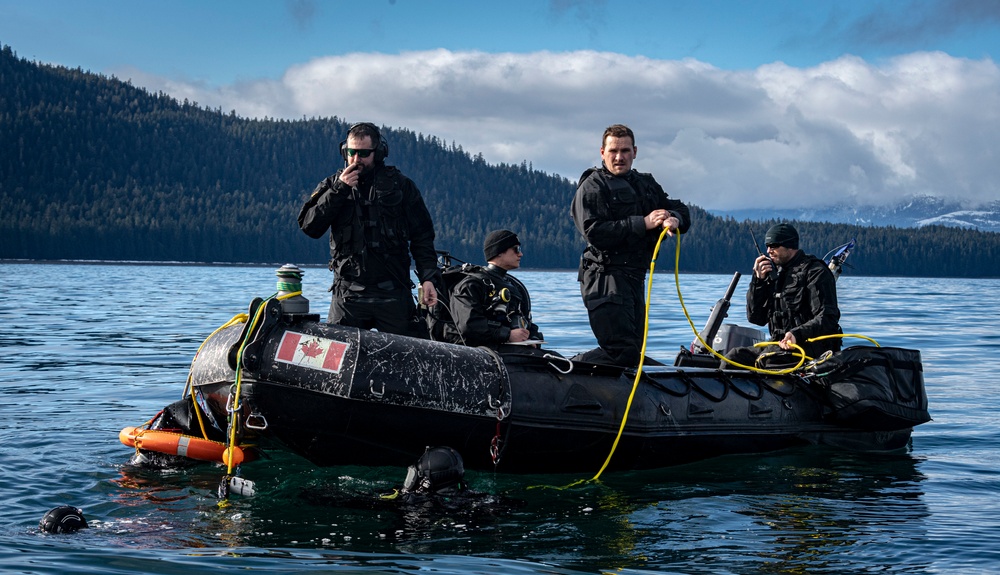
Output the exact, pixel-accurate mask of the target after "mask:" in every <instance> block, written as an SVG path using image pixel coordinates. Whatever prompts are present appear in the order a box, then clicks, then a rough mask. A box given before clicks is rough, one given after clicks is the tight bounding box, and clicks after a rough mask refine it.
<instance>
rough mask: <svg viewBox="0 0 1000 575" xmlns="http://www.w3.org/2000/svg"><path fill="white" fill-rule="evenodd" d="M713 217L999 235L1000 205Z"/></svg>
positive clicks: (916, 203) (918, 200)
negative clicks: (938, 228) (945, 228)
mask: <svg viewBox="0 0 1000 575" xmlns="http://www.w3.org/2000/svg"><path fill="white" fill-rule="evenodd" d="M712 213H713V214H716V215H719V216H723V217H727V216H728V217H732V218H735V219H737V220H747V219H748V220H759V219H766V218H774V219H786V220H798V221H807V222H832V223H844V224H854V225H862V226H894V227H897V228H914V227H916V228H919V227H924V226H932V225H940V226H948V227H956V228H965V229H970V230H979V231H984V232H1000V201H993V202H990V203H988V204H983V205H981V206H977V207H974V208H969V207H963V206H962V205H961V204H959V203H958V202H953V201H948V200H944V199H941V198H937V197H933V196H919V197H914V198H911V199H909V200H907V201H905V202H900V203H898V204H895V205H891V206H847V205H835V206H827V207H810V208H800V209H790V210H754V209H746V210H713V211H712Z"/></svg>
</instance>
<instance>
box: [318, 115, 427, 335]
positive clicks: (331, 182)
mask: <svg viewBox="0 0 1000 575" xmlns="http://www.w3.org/2000/svg"><path fill="white" fill-rule="evenodd" d="M340 153H341V157H343V159H344V162H345V164H346V165H345V167H344V168H343V169H341V170H339V171H338V172H337V173H335V174H334V175H332V176H330V177H328V178H326V179H325V180H323V181H322V182H320V183H319V185H318V186H317V187H316V190H315V191H314V192H313V193H312V195H311V196H310V197H309V199H308V200H306V203H305V205H303V206H302V210H301V211H300V212H299V217H298V221H299V227H300V228H301V229H302V231H303V232H305V233H306V234H307V235H309V236H310V237H312V238H320V237H322V236H323V234H325V233H326V232H327V230H329V231H330V255H331V257H332V259H331V262H330V269H331V270H333V272H334V283H333V287H332V288H331V291H332V292H333V295H332V298H331V301H330V313H329V315H328V316H327V322H329V323H335V324H340V325H348V326H354V327H358V328H362V329H377V330H378V331H381V332H387V333H394V334H401V335H414V336H418V337H426V335H427V334H426V329H425V324H424V322H423V321H420V320H419V319H418V318H417V314H416V306H415V305H414V302H413V293H412V290H413V288H414V287H416V286H415V285H414V284H413V282H412V281H411V279H410V257H411V256H412V258H413V262H414V263H415V267H416V274H417V279H418V280H419V282H420V286H421V289H420V290H419V293H420V294H421V297H422V301H421V303H423V304H425V305H427V306H429V307H430V306H433V305H434V304H436V303H437V290H436V289H435V287H434V282H435V281H437V279H438V278H439V274H440V272H439V271H438V267H437V255H436V253H435V251H434V225H433V223H432V222H431V216H430V214H429V213H428V211H427V206H426V205H424V200H423V198H422V197H421V195H420V191H419V190H418V189H417V186H416V185H415V184H414V183H413V181H412V180H410V179H409V178H407V177H406V176H404V175H403V174H402V172H400V171H399V170H398V169H396V168H395V167H394V166H388V165H386V164H385V158H386V156H388V155H389V146H388V144H387V143H386V141H385V139H384V138H382V135H381V133H380V132H379V129H378V128H377V127H376V126H375V125H374V124H372V123H369V122H362V123H359V124H354V125H353V126H351V128H350V130H349V131H348V133H347V139H346V140H344V141H343V142H341V145H340Z"/></svg>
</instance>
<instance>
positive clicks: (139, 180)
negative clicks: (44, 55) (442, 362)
mask: <svg viewBox="0 0 1000 575" xmlns="http://www.w3.org/2000/svg"><path fill="white" fill-rule="evenodd" d="M371 120H374V121H376V122H377V121H378V119H377V118H372V119H371ZM347 128H348V124H347V123H346V122H345V121H343V120H340V119H339V118H337V117H333V118H309V119H307V118H303V119H301V120H295V121H289V120H279V119H271V118H262V119H247V118H241V117H239V116H237V115H236V114H235V113H234V112H224V111H223V110H221V109H216V110H210V109H205V108H203V107H201V106H199V105H198V104H197V103H195V102H187V101H184V102H178V101H176V100H175V99H173V98H171V97H169V96H168V95H166V94H163V93H159V94H152V93H149V92H148V91H146V90H143V89H141V88H137V87H135V86H132V85H131V84H130V83H128V82H122V81H119V80H117V79H115V78H108V77H105V76H101V75H96V74H91V73H89V72H85V71H82V70H79V69H77V70H70V69H66V68H62V67H54V66H48V65H44V64H39V63H35V62H30V61H27V60H24V59H21V58H19V57H18V56H17V55H16V54H15V53H14V51H13V50H12V49H11V48H10V47H6V46H5V47H3V49H2V50H0V259H86V260H94V259H100V260H142V261H186V262H249V263H285V262H293V263H298V264H312V263H320V262H325V261H326V259H327V256H328V247H327V243H326V241H325V240H312V239H310V238H308V237H306V236H305V235H304V234H302V233H301V232H300V231H299V229H298V226H297V224H296V215H297V213H298V210H299V207H300V206H301V204H302V202H303V201H304V200H305V198H306V197H307V196H308V195H309V193H310V192H311V191H312V189H313V188H314V187H315V185H316V183H317V182H318V181H320V180H321V179H322V178H324V177H326V176H327V175H329V174H331V173H333V172H334V171H335V170H336V169H337V168H338V167H339V165H340V164H341V163H342V160H341V159H340V157H339V153H338V146H339V143H340V141H341V140H342V139H343V138H344V137H345V134H346V131H347ZM384 135H385V137H386V139H387V141H388V142H389V148H390V154H389V158H388V163H390V164H395V165H397V166H399V167H400V169H401V170H402V171H403V172H404V173H405V174H407V175H409V176H410V177H411V178H412V179H413V180H414V181H415V182H416V183H417V185H418V187H419V188H420V189H421V191H422V193H423V195H424V198H425V201H426V203H427V206H428V208H429V209H430V211H431V215H432V217H433V218H434V223H435V228H436V230H437V241H436V245H437V247H438V249H443V250H448V251H450V252H452V253H453V254H455V255H456V256H458V257H460V258H462V259H470V260H473V261H478V260H479V259H480V258H481V257H482V252H481V245H482V237H483V236H484V235H485V233H486V232H487V231H489V230H491V229H494V228H499V227H506V228H510V229H512V230H514V231H516V232H517V233H518V234H519V235H520V236H521V238H522V241H523V242H524V245H525V251H526V259H525V265H526V267H537V268H573V267H575V266H576V263H577V260H578V257H579V253H580V250H581V248H582V247H583V244H582V241H581V240H580V238H579V237H578V236H577V234H576V232H575V230H574V228H573V225H572V221H571V220H570V219H569V204H570V201H571V199H572V196H573V193H574V190H575V182H571V181H568V180H566V179H565V178H561V177H557V176H552V175H549V174H546V173H543V172H539V171H536V170H534V169H533V168H532V167H531V166H530V165H528V164H522V165H491V164H487V163H486V162H485V161H484V159H483V158H482V156H481V155H472V154H470V153H468V152H466V151H464V150H463V149H462V148H461V146H460V145H459V144H456V143H446V142H443V141H440V140H439V139H437V138H436V137H434V136H425V135H423V134H417V133H414V132H411V131H408V130H390V129H385V130H384ZM585 167H586V166H581V171H582V169H583V168H585ZM656 175H657V176H658V177H660V178H661V179H664V178H667V177H669V175H667V174H656ZM680 199H682V200H683V199H684V198H683V195H681V197H680ZM692 212H693V215H694V223H693V225H692V228H691V231H690V232H689V233H688V234H686V235H685V236H684V238H683V240H682V263H681V267H682V270H684V271H687V272H719V273H730V272H732V271H735V270H741V271H746V270H747V269H748V268H749V266H750V262H751V261H752V259H753V257H754V256H755V255H756V252H755V250H754V246H753V242H752V240H751V239H750V233H749V229H750V226H751V225H752V227H753V230H754V233H755V234H756V235H757V238H758V240H760V241H763V235H764V231H765V230H766V229H767V227H768V225H770V223H771V222H752V223H750V222H737V221H735V220H732V219H729V218H719V217H714V216H712V215H709V214H707V213H706V212H704V211H703V210H700V209H698V208H697V207H696V206H692ZM799 230H800V232H801V234H802V236H803V248H805V249H806V250H807V251H809V252H811V253H815V254H816V255H823V254H824V253H825V252H826V251H827V250H828V249H830V248H832V247H834V246H836V245H839V244H842V243H844V242H846V241H847V240H849V239H850V238H851V237H856V238H857V240H858V248H857V249H856V251H855V252H854V254H853V255H852V256H851V258H850V260H849V263H850V264H852V266H853V268H854V269H853V271H848V272H847V273H858V274H863V275H908V276H960V277H977V276H990V277H995V276H997V275H1000V272H997V270H998V269H1000V265H998V264H1000V234H994V233H984V232H976V231H968V230H961V229H953V228H944V227H926V228H920V229H898V228H856V227H853V226H845V225H834V224H816V223H801V224H799ZM673 253H674V249H673V243H672V241H671V242H670V244H669V246H665V247H664V249H662V250H661V263H660V264H659V266H658V267H657V269H658V270H665V269H672V265H671V264H672V257H673ZM667 259H670V261H669V262H667Z"/></svg>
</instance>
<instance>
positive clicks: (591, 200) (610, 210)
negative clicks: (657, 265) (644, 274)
mask: <svg viewBox="0 0 1000 575" xmlns="http://www.w3.org/2000/svg"><path fill="white" fill-rule="evenodd" d="M656 209H666V210H668V211H669V212H670V213H671V214H673V215H674V216H676V217H677V219H678V220H679V222H680V225H679V230H680V232H681V233H684V232H686V231H687V229H688V227H690V226H691V215H690V213H689V211H688V208H687V206H685V205H684V204H683V203H682V202H681V201H680V200H672V199H670V198H668V197H667V194H666V192H664V191H663V188H662V187H661V186H660V184H658V183H657V182H656V180H655V179H653V176H652V175H650V174H645V173H641V172H637V171H635V170H632V171H630V172H629V173H628V174H626V175H625V176H621V177H619V176H615V175H613V174H612V173H611V172H609V171H608V170H607V168H605V167H604V166H603V165H602V166H601V167H600V168H590V169H589V170H587V171H586V172H584V173H583V175H582V176H580V184H579V185H578V186H577V190H576V196H575V197H574V198H573V206H572V208H571V214H572V216H573V222H574V223H575V224H576V229H577V230H578V231H579V232H580V235H582V236H583V237H584V239H586V240H587V249H586V251H585V252H584V254H583V258H584V260H590V261H592V262H595V263H598V264H601V265H621V266H625V267H629V268H633V269H648V268H649V263H650V260H651V259H652V257H653V250H654V248H655V247H656V240H657V239H659V237H660V233H661V231H662V230H660V229H652V230H647V229H646V223H645V221H644V220H643V218H645V217H646V215H647V214H649V213H650V212H652V211H653V210H656ZM581 265H583V262H581Z"/></svg>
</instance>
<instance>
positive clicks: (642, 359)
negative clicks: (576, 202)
mask: <svg viewBox="0 0 1000 575" xmlns="http://www.w3.org/2000/svg"><path fill="white" fill-rule="evenodd" d="M669 231H670V229H669V228H663V231H662V232H660V237H659V238H658V239H657V240H656V248H654V249H653V259H652V260H650V262H649V281H648V282H646V318H645V321H644V322H643V327H642V351H641V352H640V353H639V367H638V369H636V370H635V381H633V382H632V391H631V392H629V394H628V402H627V403H626V404H625V413H624V414H623V415H622V423H621V425H620V426H618V434H617V435H616V436H615V442H614V443H613V444H612V445H611V452H610V453H608V458H607V459H605V460H604V465H602V466H601V469H600V470H599V471H598V472H597V475H595V476H594V477H592V478H591V481H597V479H598V478H600V477H601V474H602V473H604V470H605V469H606V468H607V467H608V464H609V463H611V457H612V456H613V455H614V454H615V450H616V449H617V448H618V441H619V440H621V438H622V433H624V432H625V423H626V422H628V414H629V411H630V410H631V409H632V400H633V399H634V398H635V390H636V389H638V388H639V380H640V379H641V377H642V365H643V363H644V362H645V360H646V342H647V341H648V339H649V304H650V297H651V296H652V293H653V270H655V269H656V256H657V254H659V253H660V243H661V242H663V236H665V235H667V232H669ZM680 253H681V235H680V233H679V232H678V233H677V260H678V262H679V261H680Z"/></svg>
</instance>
